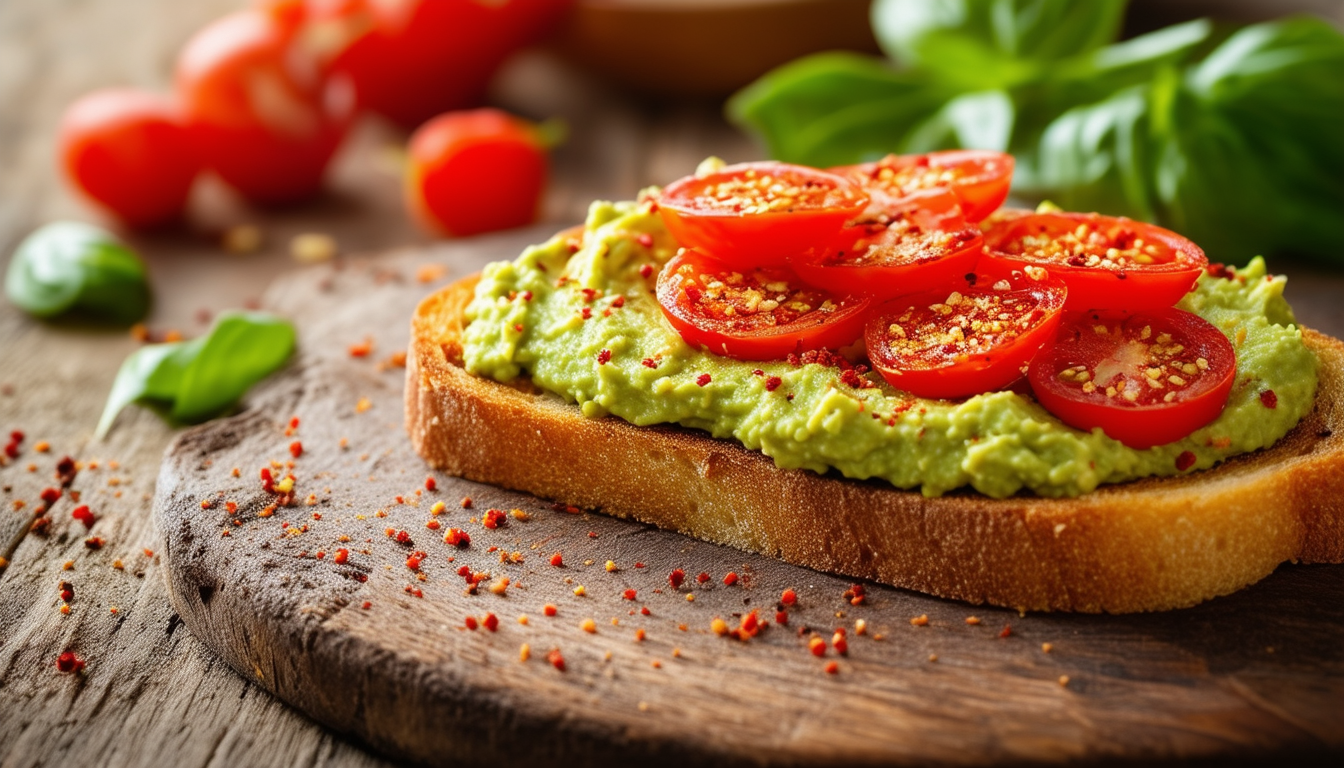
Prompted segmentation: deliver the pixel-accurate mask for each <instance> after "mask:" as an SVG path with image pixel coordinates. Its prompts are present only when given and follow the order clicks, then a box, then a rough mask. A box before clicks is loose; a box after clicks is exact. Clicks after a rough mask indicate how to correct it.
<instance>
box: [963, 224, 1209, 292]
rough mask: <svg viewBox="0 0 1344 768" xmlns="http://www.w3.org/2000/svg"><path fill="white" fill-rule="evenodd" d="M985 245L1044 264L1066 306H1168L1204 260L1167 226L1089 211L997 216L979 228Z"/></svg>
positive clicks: (1009, 257) (1014, 258) (1010, 257)
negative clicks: (1062, 288) (1061, 286)
mask: <svg viewBox="0 0 1344 768" xmlns="http://www.w3.org/2000/svg"><path fill="white" fill-rule="evenodd" d="M985 248H986V252H987V253H989V254H990V255H991V256H993V257H995V258H999V259H1003V260H1006V261H1009V262H1011V263H1016V264H1039V265H1043V266H1047V267H1049V268H1050V271H1051V272H1053V273H1054V274H1056V275H1058V276H1059V277H1060V279H1062V280H1063V281H1064V282H1065V284H1067V285H1068V286H1069V309H1071V310H1080V311H1083V310H1088V309H1124V310H1144V309H1161V308H1164V307H1170V306H1171V305H1173V304H1175V303H1176V302H1178V301H1180V300H1181V297H1182V296H1184V295H1185V294H1186V293H1188V292H1189V291H1190V289H1191V288H1193V287H1194V286H1195V280H1196V279H1198V278H1199V275H1200V273H1201V272H1203V271H1204V268H1205V267H1206V266H1208V263H1209V260H1208V259H1207V258H1205V256H1204V251H1202V250H1200V248H1199V246H1197V245H1195V244H1194V243H1192V242H1190V241H1189V240H1187V239H1185V238H1184V237H1181V236H1180V235H1178V234H1176V233H1175V232H1172V231H1171V230H1168V229H1163V228H1161V227H1156V226H1153V225H1152V224H1144V223H1143V222H1140V221H1133V220H1131V219H1126V218H1116V217H1112V216H1102V215H1099V214H1096V213H1038V214H1033V215H1031V216H1021V217H1018V218H1005V219H1004V220H1001V221H1000V222H999V223H997V224H995V225H994V226H992V227H990V229H989V231H987V232H986V233H985Z"/></svg>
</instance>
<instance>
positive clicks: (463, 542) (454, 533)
mask: <svg viewBox="0 0 1344 768" xmlns="http://www.w3.org/2000/svg"><path fill="white" fill-rule="evenodd" d="M443 542H444V543H445V544H449V545H452V546H454V547H467V546H470V545H471V536H470V535H469V534H468V533H467V532H466V531H464V530H462V529H461V528H449V529H448V533H446V534H444V537H443ZM462 567H463V568H466V566H465V565H464V566H462Z"/></svg>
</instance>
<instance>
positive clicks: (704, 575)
mask: <svg viewBox="0 0 1344 768" xmlns="http://www.w3.org/2000/svg"><path fill="white" fill-rule="evenodd" d="M695 580H696V581H698V582H700V583H701V584H704V583H705V582H706V581H709V574H708V573H705V572H704V571H701V572H700V573H699V574H697V575H696V577H695Z"/></svg>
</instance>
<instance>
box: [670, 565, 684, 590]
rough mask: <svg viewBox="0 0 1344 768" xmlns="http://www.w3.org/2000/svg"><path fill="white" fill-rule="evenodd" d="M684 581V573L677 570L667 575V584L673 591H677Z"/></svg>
mask: <svg viewBox="0 0 1344 768" xmlns="http://www.w3.org/2000/svg"><path fill="white" fill-rule="evenodd" d="M685 580H686V572H685V571H683V570H681V569H680V568H677V569H675V570H673V571H672V572H671V573H669V574H667V583H668V584H671V585H672V588H673V589H679V588H680V587H681V583H682V582H683V581H685Z"/></svg>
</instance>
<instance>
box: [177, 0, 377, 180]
mask: <svg viewBox="0 0 1344 768" xmlns="http://www.w3.org/2000/svg"><path fill="white" fill-rule="evenodd" d="M303 29H304V27H302V25H296V24H295V23H294V22H293V20H292V19H291V18H290V17H288V16H284V15H282V14H281V13H280V12H279V11H278V10H277V9H274V8H271V9H266V8H263V9H253V10H247V11H242V12H239V13H235V14H233V15H230V16H226V17H224V18H222V19H220V20H218V21H216V22H214V23H213V24H211V25H210V26H208V27H206V28H205V29H203V30H201V31H200V32H198V33H197V34H196V36H195V37H193V38H192V39H191V40H190V41H189V42H188V43H187V46H186V48H185V49H183V51H182V54H181V56H180V57H179V58H178V62H177V91H178V94H179V96H180V98H181V99H182V103H183V112H184V115H185V119H186V123H187V128H188V130H189V131H190V132H191V135H192V139H193V141H194V142H195V146H196V148H197V151H198V152H199V153H200V155H201V157H202V159H203V160H204V161H205V164H206V165H207V166H208V167H209V168H212V169H214V171H215V172H216V173H218V174H219V175H220V177H221V178H223V179H224V181H225V182H227V183H228V184H229V185H230V186H232V187H234V188H235V189H237V190H238V191H239V192H241V193H242V194H243V195H245V196H246V197H247V198H249V199H250V200H252V201H254V202H258V203H263V204H278V203H290V202H294V201H297V200H302V199H304V198H306V197H309V196H311V195H313V194H314V193H315V192H317V190H318V189H319V188H320V187H321V184H322V176H323V173H324V172H325V171H326V167H327V163H328V161H330V160H331V157H332V155H333V154H334V153H335V152H336V149H337V147H338V146H340V143H341V139H342V138H344V136H345V131H346V129H347V127H348V126H349V124H350V121H351V119H352V118H353V115H354V99H353V92H352V90H351V88H350V85H349V82H348V81H347V80H345V79H344V78H341V77H336V78H329V77H328V76H327V74H326V72H325V70H324V67H323V61H322V56H321V55H319V54H318V53H317V52H315V49H313V48H310V47H309V46H308V45H307V44H306V43H305V39H306V36H305V35H301V34H300V32H301V31H302V30H303Z"/></svg>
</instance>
